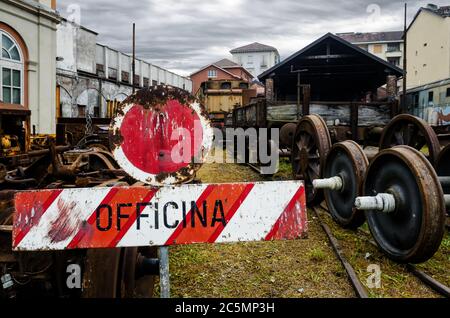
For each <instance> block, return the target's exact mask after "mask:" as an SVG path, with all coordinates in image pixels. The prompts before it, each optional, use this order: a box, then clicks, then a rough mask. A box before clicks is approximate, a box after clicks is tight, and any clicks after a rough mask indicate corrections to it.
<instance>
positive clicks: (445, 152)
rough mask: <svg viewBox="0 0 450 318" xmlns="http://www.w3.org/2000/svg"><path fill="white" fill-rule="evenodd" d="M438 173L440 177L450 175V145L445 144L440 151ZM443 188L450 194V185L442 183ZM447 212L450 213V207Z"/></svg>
mask: <svg viewBox="0 0 450 318" xmlns="http://www.w3.org/2000/svg"><path fill="white" fill-rule="evenodd" d="M436 173H437V175H438V176H439V177H450V145H447V146H445V148H444V149H442V150H441V152H440V153H439V157H438V160H437V162H436ZM442 190H443V191H444V193H445V194H450V185H449V184H442ZM447 214H448V215H450V209H448V208H447Z"/></svg>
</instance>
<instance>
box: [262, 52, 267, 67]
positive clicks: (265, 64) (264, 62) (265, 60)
mask: <svg viewBox="0 0 450 318" xmlns="http://www.w3.org/2000/svg"><path fill="white" fill-rule="evenodd" d="M266 66H267V58H266V56H265V55H263V56H261V67H266Z"/></svg>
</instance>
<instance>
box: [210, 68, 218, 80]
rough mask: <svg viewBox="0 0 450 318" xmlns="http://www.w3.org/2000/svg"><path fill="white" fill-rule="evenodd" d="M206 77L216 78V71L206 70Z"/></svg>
mask: <svg viewBox="0 0 450 318" xmlns="http://www.w3.org/2000/svg"><path fill="white" fill-rule="evenodd" d="M208 77H209V78H214V77H217V71H216V70H208Z"/></svg>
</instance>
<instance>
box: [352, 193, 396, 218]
mask: <svg viewBox="0 0 450 318" xmlns="http://www.w3.org/2000/svg"><path fill="white" fill-rule="evenodd" d="M355 207H356V209H358V210H376V211H381V212H386V213H389V212H394V211H395V197H394V196H393V195H392V194H389V193H378V194H377V195H376V196H374V197H357V198H356V199H355Z"/></svg>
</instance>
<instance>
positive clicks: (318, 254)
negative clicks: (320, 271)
mask: <svg viewBox="0 0 450 318" xmlns="http://www.w3.org/2000/svg"><path fill="white" fill-rule="evenodd" d="M326 257H327V255H326V254H325V252H324V251H323V250H322V249H321V248H320V247H316V248H314V249H312V250H310V251H309V253H308V258H309V259H310V260H312V261H314V262H322V261H323V260H324V259H325V258H326Z"/></svg>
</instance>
